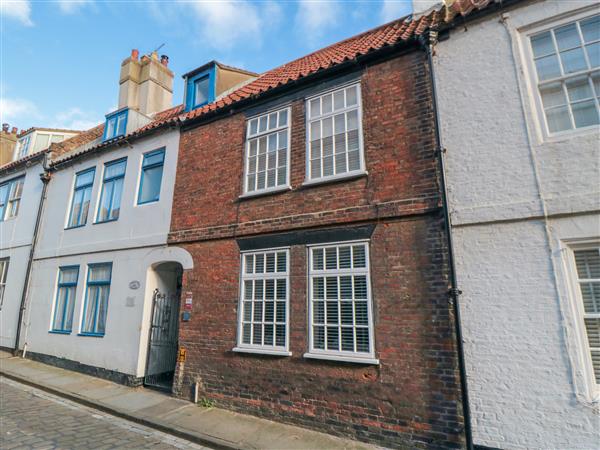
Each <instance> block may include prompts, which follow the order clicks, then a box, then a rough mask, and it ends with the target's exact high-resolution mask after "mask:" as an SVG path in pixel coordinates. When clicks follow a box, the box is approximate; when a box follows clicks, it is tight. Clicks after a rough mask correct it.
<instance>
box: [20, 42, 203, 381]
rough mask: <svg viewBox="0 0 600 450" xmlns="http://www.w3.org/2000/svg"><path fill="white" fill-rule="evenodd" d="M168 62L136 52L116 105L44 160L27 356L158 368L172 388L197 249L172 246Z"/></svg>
mask: <svg viewBox="0 0 600 450" xmlns="http://www.w3.org/2000/svg"><path fill="white" fill-rule="evenodd" d="M167 61H168V59H166V58H163V59H162V60H161V61H159V60H158V58H157V56H156V55H151V56H144V57H142V58H141V60H139V59H138V55H137V51H134V52H132V56H131V57H130V58H127V59H125V61H124V62H123V65H122V67H121V79H120V88H121V89H120V95H119V108H118V109H117V110H116V111H115V112H114V113H110V114H108V115H107V120H106V123H105V124H104V125H101V126H99V127H96V128H94V129H91V130H88V131H87V132H84V133H82V134H81V135H80V136H78V137H77V138H75V139H72V140H70V141H65V142H63V143H62V144H60V147H62V149H63V151H64V153H63V154H62V155H61V156H60V157H57V158H55V159H53V160H52V162H51V163H50V167H49V174H50V176H51V181H50V183H49V184H48V191H47V196H46V201H45V203H44V207H43V213H42V220H41V224H40V229H41V233H40V236H39V239H38V243H37V245H36V249H35V255H34V258H33V270H32V275H31V280H30V286H29V295H28V298H27V309H26V312H25V314H24V320H23V328H24V332H23V333H22V338H21V340H20V348H21V350H23V351H25V352H26V354H27V356H28V357H31V358H34V359H37V360H41V361H44V362H49V363H52V364H55V365H59V366H62V367H67V368H71V369H76V370H80V371H84V372H87V373H91V374H94V375H98V376H102V377H105V378H109V379H113V380H115V381H119V382H122V383H127V384H140V383H141V382H142V381H143V380H145V381H147V382H150V379H151V378H152V375H154V376H155V379H152V382H153V383H155V384H158V385H159V386H160V385H164V387H165V388H168V387H169V382H170V377H172V372H173V370H174V367H175V357H176V351H177V318H178V315H179V310H178V306H179V295H180V292H179V291H180V289H179V286H180V284H181V277H182V274H183V270H184V269H190V268H191V267H192V259H191V256H190V255H189V254H187V252H185V251H183V250H181V249H178V248H174V247H167V235H168V232H169V226H170V220H171V207H172V200H173V189H174V183H175V171H176V167H177V154H178V149H179V129H178V127H177V126H175V125H174V123H175V121H176V117H177V115H178V113H179V111H180V109H179V108H170V106H171V92H172V91H171V87H172V80H173V74H172V72H171V71H170V70H169V69H168V68H167ZM168 108H170V109H168ZM164 327H167V328H169V332H168V335H164V333H162V331H161V330H162V329H163V328H164ZM151 330H152V335H153V338H156V339H154V341H153V342H152V343H151V342H150V341H151V339H150V334H151ZM161 333H162V334H161ZM165 352H166V353H165ZM149 353H151V354H153V355H154V358H147V356H148V354H149Z"/></svg>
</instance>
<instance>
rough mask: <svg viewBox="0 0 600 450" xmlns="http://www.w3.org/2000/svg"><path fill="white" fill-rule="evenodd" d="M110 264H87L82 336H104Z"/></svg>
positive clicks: (110, 273)
mask: <svg viewBox="0 0 600 450" xmlns="http://www.w3.org/2000/svg"><path fill="white" fill-rule="evenodd" d="M111 276H112V263H100V264H88V273H87V282H86V288H85V302H84V305H83V319H82V323H81V333H80V334H82V335H89V336H104V331H105V330H106V315H107V312H108V296H109V293H110V280H111Z"/></svg>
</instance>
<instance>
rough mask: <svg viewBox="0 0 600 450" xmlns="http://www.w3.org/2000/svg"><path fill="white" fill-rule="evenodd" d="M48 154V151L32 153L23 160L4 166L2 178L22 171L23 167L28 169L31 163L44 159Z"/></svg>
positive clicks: (1, 170)
mask: <svg viewBox="0 0 600 450" xmlns="http://www.w3.org/2000/svg"><path fill="white" fill-rule="evenodd" d="M46 153H48V149H44V150H40V151H39V152H36V153H32V154H31V155H27V156H25V157H23V158H20V159H17V160H16V161H11V162H9V163H7V164H4V165H3V166H0V176H4V175H6V174H8V173H11V172H16V171H18V170H21V169H22V168H23V167H27V166H28V165H29V163H32V162H34V161H36V160H38V159H42V158H43V157H44V155H45V154H46Z"/></svg>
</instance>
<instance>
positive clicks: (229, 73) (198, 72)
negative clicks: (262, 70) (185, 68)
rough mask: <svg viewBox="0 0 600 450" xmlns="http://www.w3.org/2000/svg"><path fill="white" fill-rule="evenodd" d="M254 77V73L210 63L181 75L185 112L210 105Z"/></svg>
mask: <svg viewBox="0 0 600 450" xmlns="http://www.w3.org/2000/svg"><path fill="white" fill-rule="evenodd" d="M256 77H258V74H256V73H253V72H248V71H247V70H244V69H238V68H236V67H231V66H226V65H224V64H221V63H219V62H217V61H210V62H208V63H206V64H204V65H203V66H200V67H198V68H197V69H194V70H192V71H191V72H188V73H186V74H185V75H183V79H184V80H185V91H184V92H185V97H184V102H183V103H184V105H185V110H186V111H192V110H194V109H196V108H200V107H202V106H204V105H207V104H209V103H212V102H214V101H215V99H216V98H217V97H219V96H221V95H223V93H224V92H227V91H229V90H230V89H232V88H234V87H239V86H240V85H241V84H243V83H248V82H250V81H251V80H254V79H256Z"/></svg>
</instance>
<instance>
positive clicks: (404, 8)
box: [381, 0, 441, 22]
mask: <svg viewBox="0 0 600 450" xmlns="http://www.w3.org/2000/svg"><path fill="white" fill-rule="evenodd" d="M440 1H441V0H440ZM412 4H413V2H412V0H383V6H382V7H381V20H382V21H383V22H390V21H392V20H395V19H399V18H401V17H404V16H406V15H408V14H410V13H411V12H412V9H413V5H412Z"/></svg>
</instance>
